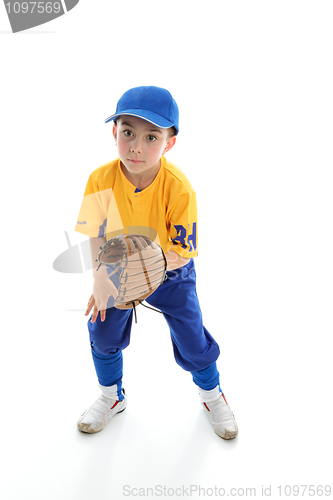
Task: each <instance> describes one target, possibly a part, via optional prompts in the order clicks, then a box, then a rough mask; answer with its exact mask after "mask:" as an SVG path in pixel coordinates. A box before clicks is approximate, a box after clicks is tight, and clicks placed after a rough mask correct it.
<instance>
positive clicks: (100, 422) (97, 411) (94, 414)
mask: <svg viewBox="0 0 333 500" xmlns="http://www.w3.org/2000/svg"><path fill="white" fill-rule="evenodd" d="M123 394H124V399H123V400H122V401H118V400H116V399H110V398H107V397H105V396H103V394H101V395H100V396H99V398H98V399H96V401H95V403H94V404H93V405H92V406H91V407H90V408H89V409H88V410H86V411H85V412H84V413H83V414H82V415H81V417H80V418H79V420H78V421H77V426H78V429H79V430H80V431H81V432H88V433H89V434H92V433H94V432H100V431H102V430H103V429H104V427H105V426H106V425H107V424H108V423H109V422H110V420H111V418H112V417H114V416H115V415H116V414H117V413H121V412H122V411H124V410H125V408H126V405H127V396H126V395H125V391H124V389H123Z"/></svg>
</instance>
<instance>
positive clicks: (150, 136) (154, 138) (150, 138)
mask: <svg viewBox="0 0 333 500" xmlns="http://www.w3.org/2000/svg"><path fill="white" fill-rule="evenodd" d="M147 139H148V141H149V142H154V141H156V137H155V136H154V135H148V137H147Z"/></svg>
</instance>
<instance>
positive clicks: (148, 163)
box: [113, 115, 176, 175]
mask: <svg viewBox="0 0 333 500" xmlns="http://www.w3.org/2000/svg"><path fill="white" fill-rule="evenodd" d="M113 136H114V138H115V141H116V145H117V146H118V154H119V158H120V160H121V162H122V163H123V165H125V167H126V168H127V169H128V170H129V172H131V174H133V175H140V174H149V173H150V172H152V173H153V172H154V171H155V170H157V169H159V167H160V158H161V156H162V155H163V154H164V153H166V152H167V151H169V150H170V149H171V148H172V147H173V145H174V144H175V142H176V137H175V136H172V137H170V132H169V130H168V129H162V128H158V127H156V125H153V124H152V123H149V122H147V121H146V120H143V119H142V118H138V117H136V116H127V115H123V116H120V117H119V118H117V124H114V126H113Z"/></svg>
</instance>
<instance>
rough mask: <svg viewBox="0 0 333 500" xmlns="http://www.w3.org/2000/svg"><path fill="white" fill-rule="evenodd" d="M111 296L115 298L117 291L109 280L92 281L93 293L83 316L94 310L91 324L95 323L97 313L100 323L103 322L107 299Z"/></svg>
mask: <svg viewBox="0 0 333 500" xmlns="http://www.w3.org/2000/svg"><path fill="white" fill-rule="evenodd" d="M111 295H112V296H113V297H114V298H116V297H117V295H118V290H117V288H116V287H115V286H114V284H113V283H112V281H111V280H110V279H109V278H106V279H100V280H95V281H94V286H93V293H92V295H91V297H90V299H89V301H88V304H87V310H86V312H85V316H87V315H88V314H89V313H90V311H91V309H92V308H94V309H93V315H92V318H91V323H95V321H96V319H97V316H98V311H99V312H100V314H101V321H104V320H105V314H106V306H107V302H108V298H109V297H110V296H111Z"/></svg>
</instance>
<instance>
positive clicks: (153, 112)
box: [105, 87, 179, 134]
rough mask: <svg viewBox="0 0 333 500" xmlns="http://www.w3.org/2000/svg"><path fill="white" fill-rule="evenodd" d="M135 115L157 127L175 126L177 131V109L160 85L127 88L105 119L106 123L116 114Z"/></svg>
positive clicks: (169, 95)
mask: <svg viewBox="0 0 333 500" xmlns="http://www.w3.org/2000/svg"><path fill="white" fill-rule="evenodd" d="M121 115H129V116H137V117H138V118H142V119H143V120H146V121H147V122H150V123H153V124H154V125H156V126H157V127H159V128H169V127H175V129H176V130H177V134H178V132H179V110H178V106H177V103H176V101H175V100H174V99H173V97H172V95H171V94H170V92H169V91H168V90H166V89H163V88H161V87H135V88H133V89H130V90H127V92H125V94H123V95H122V96H121V98H120V99H119V101H118V103H117V109H116V112H115V114H114V115H112V116H109V118H107V119H106V120H105V123H108V122H110V121H112V120H114V119H115V118H117V117H118V116H121Z"/></svg>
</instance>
